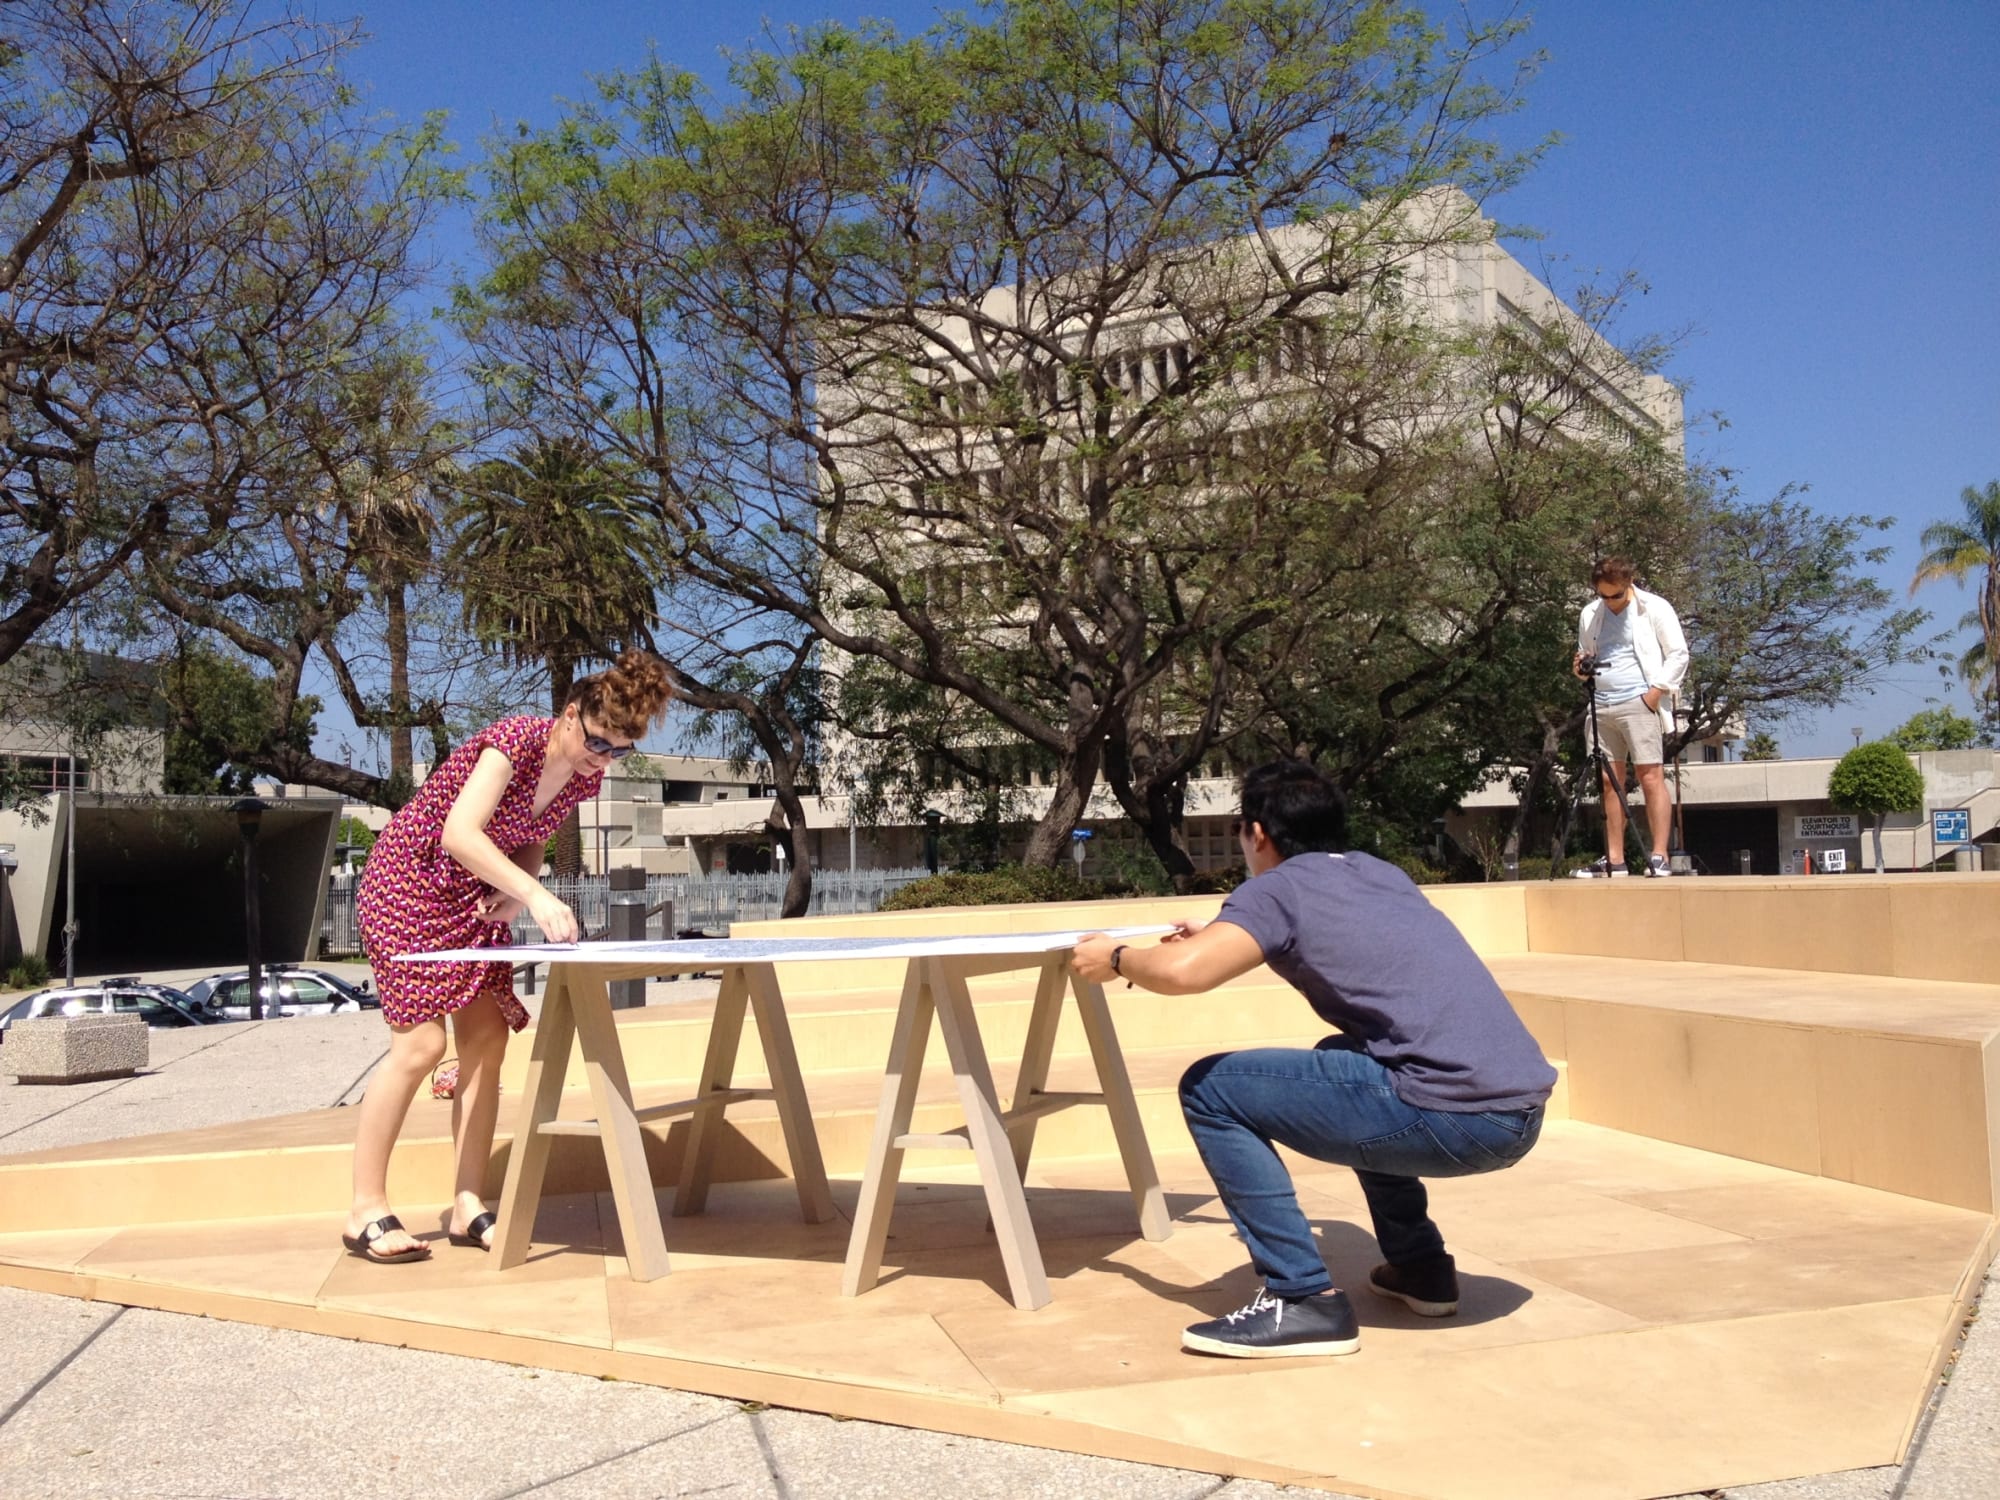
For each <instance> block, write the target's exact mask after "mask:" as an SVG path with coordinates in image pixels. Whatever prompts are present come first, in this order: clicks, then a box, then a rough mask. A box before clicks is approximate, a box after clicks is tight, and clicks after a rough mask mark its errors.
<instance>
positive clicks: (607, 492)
mask: <svg viewBox="0 0 2000 1500" xmlns="http://www.w3.org/2000/svg"><path fill="white" fill-rule="evenodd" d="M446 524H447V527H448V528H449V531H450V533H451V541H450V545H449V548H448V551H447V555H446V566H447V569H448V572H449V576H451V577H452V578H453V579H454V580H455V581H456V582H457V584H458V588H459V592H460V596H461V598H462V599H463V600H464V612H465V622H466V624H467V625H468V626H469V627H471V629H472V632H473V634H474V635H476V636H477V637H478V638H479V639H480V640H481V641H482V642H483V643H485V644H486V645H489V646H493V647H497V648H498V650H499V651H500V653H501V655H502V656H503V657H504V658H505V659H506V660H507V661H509V662H511V663H514V664H516V665H520V664H527V663H533V664H538V665H540V666H542V667H544V668H546V670H547V671H548V674H549V701H550V704H551V706H552V707H553V708H554V710H555V711H556V712H558V713H560V712H561V711H562V706H563V704H564V702H565V701H566V700H567V699H568V697H569V691H570V688H571V686H572V685H573V684H574V683H575V681H576V675H577V669H578V668H579V667H580V666H582V665H584V664H585V663H588V662H591V661H608V660H611V659H613V658H615V657H616V656H617V654H618V652H619V651H620V650H622V649H623V648H624V647H625V646H627V645H631V644H633V643H635V642H642V641H646V640H649V639H650V635H651V630H652V626H653V625H654V623H655V622H656V621H657V620H658V618H659V606H658V601H657V599H656V597H655V590H657V589H658V587H659V585H660V581H661V579H662V578H664V577H665V575H666V573H667V569H668V565H669V558H668V554H667V549H666V540H665V533H664V532H663V531H662V529H661V527H660V523H659V519H658V516H657V515H656V514H655V513H654V512H653V511H651V510H650V509H649V508H648V507H647V506H646V505H645V503H644V502H643V500H642V499H641V498H640V496H639V493H638V487H637V486H636V485H634V484H633V483H631V482H629V480H628V478H627V476H624V475H622V474H621V473H620V472H619V471H618V469H617V467H616V466H615V465H614V464H612V463H610V462H608V461H606V460H605V459H604V458H603V457H602V456H601V455H599V454H598V453H596V452H595V451H593V450H592V449H591V448H590V446H589V445H588V444H585V443H582V442H580V441H577V440H574V439H569V438H555V439H542V440H538V441H534V442H529V443H523V444H520V445H518V446H516V447H515V448H514V449H513V450H512V451H511V452H510V453H509V454H508V456H507V457H505V458H498V459H493V460H490V461H488V462H486V463H482V464H479V465H477V466H475V467H474V468H473V469H471V470H470V471H469V472H468V473H467V474H465V475H464V476H463V478H462V479H461V480H460V481H459V483H458V486H457V488H456V491H455V493H454V494H453V496H452V499H451V501H450V503H449V505H448V506H447V510H446ZM555 866H556V873H557V874H559V875H573V874H576V873H578V872H579V871H581V869H582V868H583V857H582V846H581V842H580V839H579V835H578V826H577V820H576V818H575V816H574V815H572V816H571V818H570V820H569V822H568V823H566V824H565V825H564V827H563V829H562V831H561V832H560V833H558V834H557V835H556V856H555Z"/></svg>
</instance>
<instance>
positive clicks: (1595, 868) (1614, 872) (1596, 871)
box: [1569, 859, 1632, 880]
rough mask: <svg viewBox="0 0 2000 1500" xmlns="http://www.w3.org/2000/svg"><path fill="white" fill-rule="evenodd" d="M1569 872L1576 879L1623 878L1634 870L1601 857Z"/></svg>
mask: <svg viewBox="0 0 2000 1500" xmlns="http://www.w3.org/2000/svg"><path fill="white" fill-rule="evenodd" d="M1569 873H1570V877H1571V879H1574V880H1606V879H1609V880H1622V879H1624V878H1625V877H1626V876H1627V875H1630V874H1631V873H1632V872H1631V871H1630V870H1628V869H1626V868H1625V867H1624V866H1623V865H1614V864H1613V863H1611V861H1610V860H1608V859H1600V860H1596V861H1594V862H1593V863H1591V864H1587V865H1585V866H1584V867H1583V868H1582V869H1581V870H1571V871H1570V872H1569Z"/></svg>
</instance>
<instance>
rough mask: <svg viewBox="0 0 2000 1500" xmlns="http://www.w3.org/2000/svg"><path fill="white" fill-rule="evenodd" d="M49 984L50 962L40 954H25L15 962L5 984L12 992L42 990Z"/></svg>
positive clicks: (0, 981)
mask: <svg viewBox="0 0 2000 1500" xmlns="http://www.w3.org/2000/svg"><path fill="white" fill-rule="evenodd" d="M48 982H49V961H48V960H47V959H46V958H44V957H42V955H41V954H39V953H24V954H22V955H21V957H20V958H19V959H18V960H16V961H15V964H14V967H13V968H11V969H9V970H8V971H7V973H6V977H5V979H4V980H0V983H4V984H5V985H6V987H7V988H8V989H10V990H34V989H40V988H41V987H42V986H43V985H45V984H47V983H48Z"/></svg>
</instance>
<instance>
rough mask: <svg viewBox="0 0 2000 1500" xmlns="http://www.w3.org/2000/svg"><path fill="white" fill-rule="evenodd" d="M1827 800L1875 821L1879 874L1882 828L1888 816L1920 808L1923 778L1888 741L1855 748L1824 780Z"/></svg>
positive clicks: (1879, 872)
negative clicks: (1869, 816)
mask: <svg viewBox="0 0 2000 1500" xmlns="http://www.w3.org/2000/svg"><path fill="white" fill-rule="evenodd" d="M1826 795H1827V800H1828V801H1829V802H1831V803H1832V804H1833V805H1834V806H1835V807H1837V808H1839V809H1841V810H1842V811H1843V812H1858V813H1872V814H1873V815H1874V817H1875V873H1876V874H1877V875H1880V874H1881V873H1882V824H1883V822H1884V821H1885V820H1886V819H1887V817H1888V815H1889V814H1890V813H1892V812H1897V813H1900V812H1915V811H1917V810H1918V809H1919V808H1921V807H1922V806H1923V805H1924V778H1923V775H1922V773H1921V772H1919V771H1918V770H1917V768H1916V767H1915V766H1914V765H1912V764H1911V763H1910V757H1909V755H1908V754H1907V753H1906V752H1905V751H1904V750H1903V749H1902V748H1901V747H1900V746H1898V745H1896V744H1894V743H1892V742H1891V741H1889V740H1875V741H1873V742H1871V743H1869V744H1866V745H1856V746H1855V747H1854V748H1853V749H1852V750H1850V751H1848V752H1847V754H1845V755H1843V756H1841V758H1840V764H1839V765H1837V766H1835V767H1834V768H1833V775H1832V776H1830V777H1829V778H1828V779H1827V784H1826Z"/></svg>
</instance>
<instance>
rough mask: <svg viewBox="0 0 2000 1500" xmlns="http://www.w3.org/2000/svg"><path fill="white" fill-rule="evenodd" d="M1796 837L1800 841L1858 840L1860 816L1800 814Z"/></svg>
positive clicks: (1848, 814) (1857, 814) (1851, 814)
mask: <svg viewBox="0 0 2000 1500" xmlns="http://www.w3.org/2000/svg"><path fill="white" fill-rule="evenodd" d="M1795 821H1796V822H1797V823H1798V836H1799V837H1800V838H1802V839H1858V838H1860V837H1861V814H1859V813H1800V814H1799V815H1798V817H1797V819H1796V820H1795Z"/></svg>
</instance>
